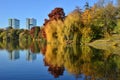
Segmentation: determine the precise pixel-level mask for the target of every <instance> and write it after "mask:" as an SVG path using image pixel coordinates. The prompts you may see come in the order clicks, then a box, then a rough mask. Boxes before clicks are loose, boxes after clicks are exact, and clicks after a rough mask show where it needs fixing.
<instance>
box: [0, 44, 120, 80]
mask: <svg viewBox="0 0 120 80" xmlns="http://www.w3.org/2000/svg"><path fill="white" fill-rule="evenodd" d="M0 80H120V56H119V52H117V53H115V52H112V51H110V50H98V49H94V48H90V47H88V46H76V45H73V46H72V45H70V46H64V45H42V44H40V43H34V42H33V43H31V44H29V45H28V44H27V45H26V44H19V45H15V44H14V43H8V44H6V45H5V43H0Z"/></svg>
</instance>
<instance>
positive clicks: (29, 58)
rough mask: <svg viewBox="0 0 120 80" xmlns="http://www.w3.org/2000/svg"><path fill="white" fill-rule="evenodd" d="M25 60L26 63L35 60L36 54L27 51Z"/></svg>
mask: <svg viewBox="0 0 120 80" xmlns="http://www.w3.org/2000/svg"><path fill="white" fill-rule="evenodd" d="M27 60H28V61H32V60H36V54H34V53H32V52H30V51H29V50H28V51H27Z"/></svg>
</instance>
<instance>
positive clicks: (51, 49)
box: [44, 45, 64, 77]
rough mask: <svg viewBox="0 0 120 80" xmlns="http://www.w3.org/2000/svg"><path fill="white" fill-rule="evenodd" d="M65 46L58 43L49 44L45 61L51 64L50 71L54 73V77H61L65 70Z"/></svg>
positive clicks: (47, 64) (48, 64)
mask: <svg viewBox="0 0 120 80" xmlns="http://www.w3.org/2000/svg"><path fill="white" fill-rule="evenodd" d="M63 50H64V46H63V45H62V46H58V45H47V49H46V53H45V58H44V63H45V65H46V66H49V68H48V71H49V72H50V73H51V74H52V75H54V77H59V76H60V75H62V74H63V71H64V67H63V64H64V52H63Z"/></svg>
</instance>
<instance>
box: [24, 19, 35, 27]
mask: <svg viewBox="0 0 120 80" xmlns="http://www.w3.org/2000/svg"><path fill="white" fill-rule="evenodd" d="M36 24H37V21H36V19H34V18H27V19H26V28H27V29H31V28H32V27H34V26H36Z"/></svg>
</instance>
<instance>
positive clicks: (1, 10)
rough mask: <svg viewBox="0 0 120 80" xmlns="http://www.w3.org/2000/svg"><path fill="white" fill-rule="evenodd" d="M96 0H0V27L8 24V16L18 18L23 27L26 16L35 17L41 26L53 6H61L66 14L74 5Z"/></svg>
mask: <svg viewBox="0 0 120 80" xmlns="http://www.w3.org/2000/svg"><path fill="white" fill-rule="evenodd" d="M96 1H97V0H0V28H4V27H7V26H8V18H17V19H19V20H20V27H21V28H25V27H26V24H25V20H26V18H35V19H37V25H38V26H41V25H42V24H43V23H44V19H45V18H48V16H47V15H48V13H50V12H51V10H53V9H54V8H55V7H62V8H63V9H64V11H65V13H66V14H68V13H70V12H71V11H73V10H74V9H75V7H76V6H80V7H81V8H83V7H84V5H85V3H86V2H89V4H90V5H93V4H94V3H95V2H96Z"/></svg>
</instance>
